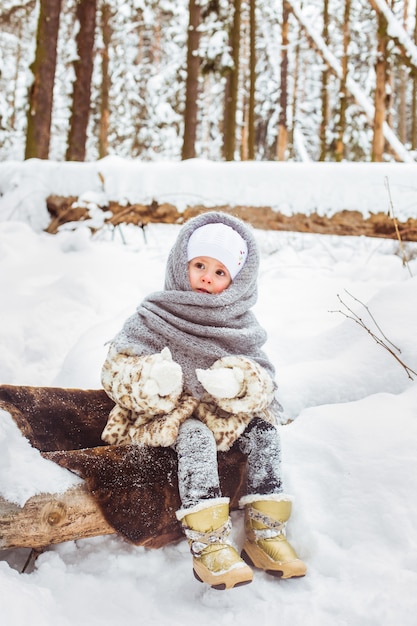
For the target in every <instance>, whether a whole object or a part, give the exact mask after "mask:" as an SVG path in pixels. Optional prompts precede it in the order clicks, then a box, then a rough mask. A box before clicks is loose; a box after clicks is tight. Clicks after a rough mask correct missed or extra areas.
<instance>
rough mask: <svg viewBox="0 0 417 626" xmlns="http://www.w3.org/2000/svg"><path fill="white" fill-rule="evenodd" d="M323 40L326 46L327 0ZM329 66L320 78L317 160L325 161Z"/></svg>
mask: <svg viewBox="0 0 417 626" xmlns="http://www.w3.org/2000/svg"><path fill="white" fill-rule="evenodd" d="M322 37H323V41H324V42H325V44H326V46H328V45H329V0H324V4H323V32H322ZM329 74H330V71H329V68H328V66H327V65H326V66H325V68H324V70H323V73H322V79H321V122H320V131H319V134H320V137H319V139H320V156H319V161H325V160H326V155H327V122H328V112H329V94H328V91H327V90H328V83H329Z"/></svg>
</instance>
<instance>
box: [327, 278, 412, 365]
mask: <svg viewBox="0 0 417 626" xmlns="http://www.w3.org/2000/svg"><path fill="white" fill-rule="evenodd" d="M345 292H346V293H347V294H348V296H350V297H351V298H352V299H353V300H355V301H356V302H358V304H360V305H361V306H363V308H364V309H366V311H367V313H368V315H369V317H370V318H371V320H372V321H373V323H374V324H375V326H376V327H377V329H378V330H379V332H380V333H381V335H382V336H383V338H384V339H385V340H386V341H388V343H390V344H391V345H392V347H393V348H394V350H398V352H399V353H400V354H401V349H400V348H399V347H398V346H396V345H395V344H394V343H392V341H390V340H389V339H388V337H387V336H386V335H385V333H384V332H383V330H382V328H381V327H380V325H379V324H378V322H377V321H376V319H375V318H374V316H373V315H372V313H371V311H370V310H369V307H368V306H367V305H366V304H364V303H363V302H361V300H359V299H358V298H355V296H353V295H352V294H351V293H349V291H348V290H347V289H345ZM339 300H340V298H339ZM340 301H341V300H340ZM341 302H342V301H341ZM342 304H344V303H342ZM345 306H346V305H345ZM354 315H356V313H355V314H354Z"/></svg>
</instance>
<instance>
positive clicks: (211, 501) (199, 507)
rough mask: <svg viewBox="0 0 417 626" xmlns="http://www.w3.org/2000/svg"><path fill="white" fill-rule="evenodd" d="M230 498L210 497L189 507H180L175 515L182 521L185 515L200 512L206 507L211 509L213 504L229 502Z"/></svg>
mask: <svg viewBox="0 0 417 626" xmlns="http://www.w3.org/2000/svg"><path fill="white" fill-rule="evenodd" d="M229 502H230V498H210V499H209V500H201V502H198V503H197V504H195V505H194V506H192V507H191V508H189V509H178V511H176V513H175V515H176V516H177V520H178V521H179V522H180V521H181V520H182V519H184V517H186V516H187V515H190V513H198V512H199V511H204V509H210V508H211V507H212V506H218V505H219V504H229Z"/></svg>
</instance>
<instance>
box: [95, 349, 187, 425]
mask: <svg viewBox="0 0 417 626" xmlns="http://www.w3.org/2000/svg"><path fill="white" fill-rule="evenodd" d="M101 382H102V384H103V387H104V389H105V390H106V392H107V394H108V395H109V396H110V398H111V399H112V400H114V402H116V404H118V405H119V406H120V407H122V408H123V409H127V410H128V411H133V412H135V413H143V412H146V413H147V414H148V415H162V414H166V413H170V412H171V411H173V410H174V408H175V407H176V405H177V403H178V400H179V398H180V396H181V394H182V388H183V375H182V370H181V366H180V365H179V364H178V363H176V362H175V361H173V360H172V356H171V352H170V351H169V349H168V348H164V349H163V350H162V351H161V352H160V353H158V354H150V355H143V356H136V355H131V354H125V353H119V352H117V351H116V349H115V348H114V347H113V346H110V349H109V352H108V355H107V358H106V361H105V363H104V365H103V369H102V374H101Z"/></svg>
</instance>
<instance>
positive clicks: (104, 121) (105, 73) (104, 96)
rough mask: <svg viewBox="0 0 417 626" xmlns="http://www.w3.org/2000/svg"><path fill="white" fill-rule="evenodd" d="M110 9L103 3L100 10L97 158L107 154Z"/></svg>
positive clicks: (110, 34)
mask: <svg viewBox="0 0 417 626" xmlns="http://www.w3.org/2000/svg"><path fill="white" fill-rule="evenodd" d="M110 18H111V9H110V6H109V5H108V4H107V3H106V2H104V4H103V6H102V9H101V30H102V36H103V49H102V51H101V55H102V58H101V90H100V96H101V98H100V128H99V148H98V153H99V158H100V159H102V158H104V157H105V156H107V154H108V152H109V124H110V104H109V93H110V74H109V46H110V41H111V36H112V29H111V26H110Z"/></svg>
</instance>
